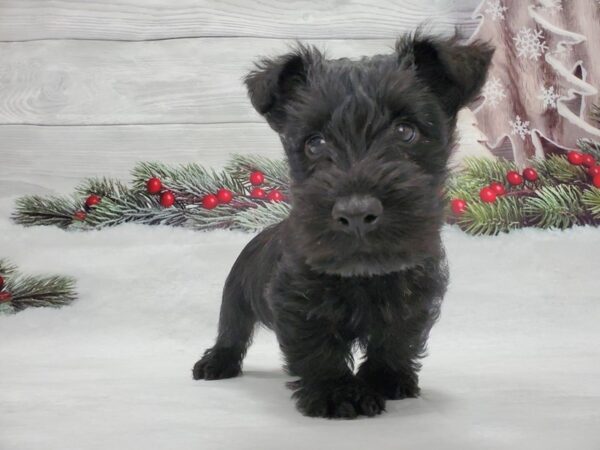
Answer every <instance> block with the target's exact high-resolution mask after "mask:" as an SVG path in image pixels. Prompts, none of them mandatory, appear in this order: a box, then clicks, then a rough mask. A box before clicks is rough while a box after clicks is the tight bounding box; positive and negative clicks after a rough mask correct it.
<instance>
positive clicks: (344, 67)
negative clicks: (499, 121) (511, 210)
mask: <svg viewBox="0 0 600 450" xmlns="http://www.w3.org/2000/svg"><path fill="white" fill-rule="evenodd" d="M395 50H396V51H395V52H394V53H392V54H389V55H377V56H373V57H370V58H366V57H365V58H362V59H360V60H349V59H337V60H327V59H325V58H324V57H323V55H322V54H321V53H319V52H318V51H317V50H316V49H314V48H312V47H304V46H299V47H298V48H297V49H295V50H294V51H292V52H290V53H288V54H285V55H283V56H280V57H278V58H275V59H265V60H263V61H261V62H260V63H258V64H257V67H256V69H255V70H254V71H252V72H251V73H250V74H248V76H247V77H246V85H247V87H248V92H249V96H250V100H251V102H252V104H253V106H254V107H255V108H256V110H257V111H258V112H259V113H260V114H261V115H263V116H264V117H265V118H266V120H267V122H268V123H269V125H270V126H271V127H272V128H273V129H274V130H275V131H276V132H277V133H279V135H280V137H281V141H282V143H283V146H284V148H285V152H286V155H287V158H288V161H289V164H290V173H291V178H292V184H291V194H292V213H291V216H290V221H289V224H290V227H291V232H292V234H293V242H294V243H295V244H296V245H295V247H296V248H297V249H298V251H300V252H301V253H302V255H303V256H304V258H305V260H306V262H307V264H309V266H311V267H312V268H313V269H314V270H317V271H321V272H326V273H334V274H339V275H342V276H354V275H361V276H362V275H376V274H384V273H388V272H393V271H397V270H401V269H403V268H406V267H410V266H412V265H414V264H417V263H419V262H420V261H421V260H422V259H423V258H425V257H427V256H430V255H432V254H435V253H436V252H438V251H439V229H440V226H441V224H442V222H443V203H442V197H441V195H440V193H441V190H442V187H443V183H444V180H445V174H446V165H447V161H448V157H449V154H450V150H451V147H452V145H453V133H454V127H455V124H456V115H457V113H458V110H459V109H460V108H462V107H463V106H465V105H466V104H467V103H469V102H470V101H471V100H473V99H474V98H475V96H476V95H477V94H478V92H479V90H480V88H481V86H482V85H483V83H484V81H485V76H486V71H487V68H488V66H489V63H490V60H491V57H492V54H493V50H492V49H491V48H490V47H489V46H487V45H486V44H483V43H474V44H471V45H468V46H463V45H459V44H457V42H456V40H455V39H439V38H430V37H422V36H420V35H418V34H417V35H414V36H413V35H411V36H406V37H403V38H401V39H399V40H398V41H397V43H396V49H395Z"/></svg>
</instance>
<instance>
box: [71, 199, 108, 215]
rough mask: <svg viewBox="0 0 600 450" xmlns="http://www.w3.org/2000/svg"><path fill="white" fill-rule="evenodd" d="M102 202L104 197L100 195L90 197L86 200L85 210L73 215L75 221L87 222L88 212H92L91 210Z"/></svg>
mask: <svg viewBox="0 0 600 450" xmlns="http://www.w3.org/2000/svg"><path fill="white" fill-rule="evenodd" d="M100 201H102V197H100V196H99V195H96V194H92V195H90V196H89V197H88V198H86V199H85V204H84V209H80V210H79V211H75V214H73V219H75V220H85V219H86V217H87V212H88V211H89V210H90V208H93V207H94V206H96V205H97V204H98V203H100Z"/></svg>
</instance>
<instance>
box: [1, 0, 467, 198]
mask: <svg viewBox="0 0 600 450" xmlns="http://www.w3.org/2000/svg"><path fill="white" fill-rule="evenodd" d="M478 3H479V0H464V1H454V0H436V1H434V0H432V1H423V0H396V1H392V0H295V1H286V0H259V1H251V0H250V1H248V0H247V1H244V0H228V1H220V0H110V1H109V0H53V1H48V0H0V197H5V196H11V195H15V194H16V195H18V194H25V193H32V192H36V193H50V192H65V193H66V192H68V191H69V190H71V189H72V188H73V187H74V186H75V185H76V184H77V183H78V181H79V180H81V178H83V177H86V176H90V175H108V176H116V177H120V178H124V179H127V176H128V172H129V170H130V168H131V167H132V166H133V164H134V163H135V162H136V161H140V160H161V161H168V162H173V163H181V162H190V161H196V162H200V163H203V164H207V165H214V166H219V165H221V164H223V162H224V161H225V160H226V159H227V155H228V154H230V153H232V152H238V153H248V152H249V153H263V154H267V155H273V156H275V155H279V151H280V150H279V142H278V139H277V137H276V136H275V134H274V133H273V132H271V131H270V129H269V128H268V126H266V124H264V122H263V121H262V120H261V118H260V117H259V116H258V115H257V114H256V113H255V112H254V111H253V110H252V108H251V106H250V103H249V102H248V100H247V98H246V93H245V91H244V89H243V86H242V83H241V78H242V76H243V75H244V74H245V73H246V72H247V70H248V69H249V68H251V67H252V61H253V60H254V59H255V58H256V57H258V56H260V55H273V54H276V53H278V52H282V51H285V49H286V47H287V46H288V45H289V44H290V42H292V41H293V40H296V39H299V40H302V41H307V42H309V43H311V44H315V45H318V46H319V47H320V48H323V49H325V50H326V52H327V53H328V54H329V55H331V56H334V57H335V56H360V55H363V54H374V53H383V52H387V51H389V49H390V48H391V46H392V45H393V42H394V39H395V37H396V36H397V35H398V34H399V33H402V32H404V31H410V30H413V29H414V28H415V27H417V26H418V25H421V24H426V26H427V27H428V29H430V30H431V31H433V32H440V33H452V32H453V31H454V29H455V28H458V30H459V32H460V33H461V34H462V35H464V36H469V35H470V34H471V33H472V32H473V30H474V29H475V26H476V23H477V21H476V20H475V19H473V18H472V17H471V14H472V12H473V11H474V10H475V7H476V6H477V4H478Z"/></svg>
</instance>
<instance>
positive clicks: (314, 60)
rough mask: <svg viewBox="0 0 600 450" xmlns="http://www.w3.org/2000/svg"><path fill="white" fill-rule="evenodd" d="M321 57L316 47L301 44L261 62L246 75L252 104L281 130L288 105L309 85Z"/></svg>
mask: <svg viewBox="0 0 600 450" xmlns="http://www.w3.org/2000/svg"><path fill="white" fill-rule="evenodd" d="M321 59H322V56H321V54H320V53H319V51H318V50H317V49H316V48H314V47H307V46H303V45H301V44H298V45H297V46H296V48H295V49H293V50H292V51H291V52H290V53H287V54H285V55H281V56H279V57H277V58H267V59H263V60H261V61H259V62H258V63H256V67H255V69H254V70H252V71H251V72H250V73H249V74H248V75H246V77H245V78H244V82H245V83H246V87H247V88H248V96H249V97H250V101H251V102H252V106H254V109H256V111H257V112H258V113H259V114H260V115H262V116H263V117H264V118H265V119H267V122H268V123H269V125H271V128H273V129H274V130H275V131H277V132H278V133H279V132H281V130H282V128H283V127H284V125H285V122H286V120H287V117H286V116H287V112H286V108H287V106H288V105H289V103H290V102H291V101H292V100H294V99H295V98H297V97H298V95H299V92H300V91H301V90H302V89H303V88H304V87H305V86H307V85H308V82H309V75H310V72H311V71H312V70H315V68H316V67H317V66H318V65H319V63H320V61H321Z"/></svg>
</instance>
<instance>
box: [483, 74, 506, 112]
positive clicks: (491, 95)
mask: <svg viewBox="0 0 600 450" xmlns="http://www.w3.org/2000/svg"><path fill="white" fill-rule="evenodd" d="M481 93H482V94H483V96H484V97H485V103H486V104H489V105H490V106H491V107H493V108H495V107H496V106H498V103H500V101H501V100H502V99H503V98H505V97H506V92H505V91H504V88H503V87H502V84H501V83H500V80H499V79H498V78H496V77H492V78H491V79H490V80H488V82H487V83H485V86H484V87H483V90H482V91H481Z"/></svg>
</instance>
